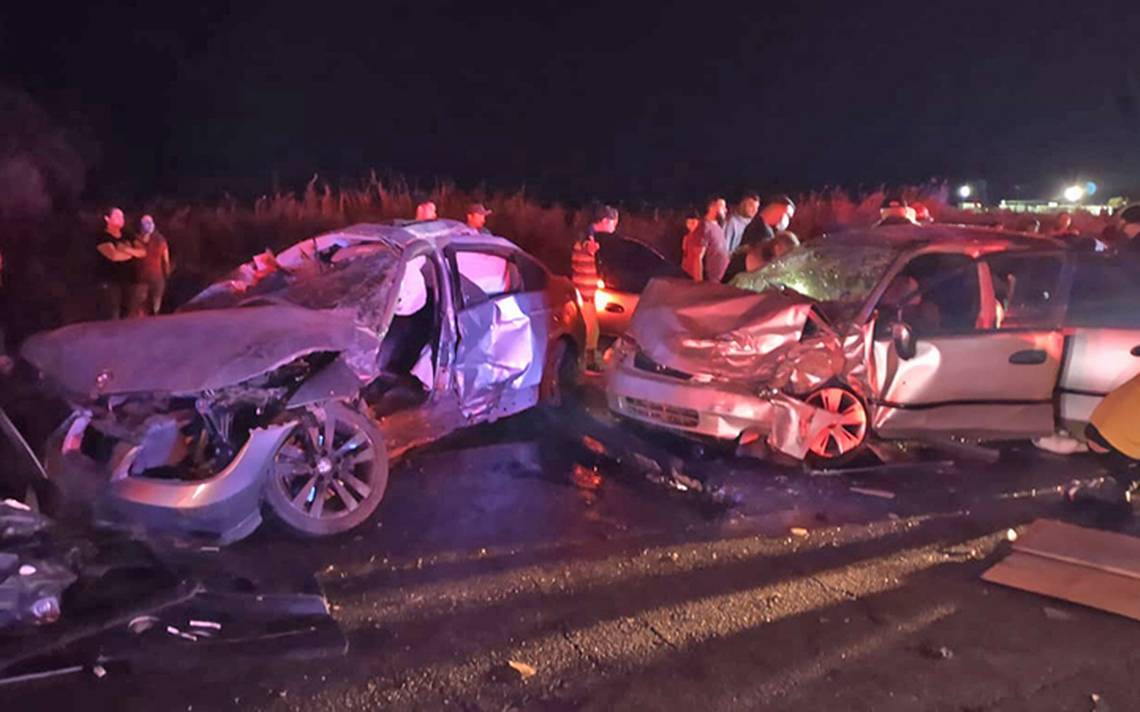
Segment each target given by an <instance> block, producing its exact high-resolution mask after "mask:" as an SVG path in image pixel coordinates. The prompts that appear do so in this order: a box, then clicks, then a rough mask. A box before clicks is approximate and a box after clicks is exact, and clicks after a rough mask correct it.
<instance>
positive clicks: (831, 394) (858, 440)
mask: <svg viewBox="0 0 1140 712" xmlns="http://www.w3.org/2000/svg"><path fill="white" fill-rule="evenodd" d="M805 402H806V403H807V404H808V405H810V406H813V407H815V408H819V409H821V410H824V411H827V412H828V413H830V414H832V415H836V416H838V418H837V419H836V422H834V423H832V424H831V425H828V426H827V427H825V428H824V429H823V430H821V431H820V432H819V433H818V434H817V435H816V436H815V437H814V438H812V441H811V442H810V443H809V444H808V457H807V459H808V461H809V463H810V464H812V465H821V466H825V467H837V466H839V465H843V464H845V463H847V462H850V461H851V460H852V459H854V458H855V457H857V456H858V455H859V453H860V452H862V450H863V446H864V445H865V444H866V443H867V431H868V422H869V419H868V417H867V407H866V406H865V405H863V401H861V400H859V398H858V396H856V395H855V394H854V393H852V392H851V391H850V390H848V389H846V388H843V387H841V386H825V387H823V388H820V389H819V390H817V391H813V392H812V393H811V394H809V395H808V397H807V398H806V399H805Z"/></svg>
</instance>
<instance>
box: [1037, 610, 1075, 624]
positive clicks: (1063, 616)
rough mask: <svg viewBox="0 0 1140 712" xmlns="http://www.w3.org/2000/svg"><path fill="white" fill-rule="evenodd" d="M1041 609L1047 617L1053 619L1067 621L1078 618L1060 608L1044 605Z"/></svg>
mask: <svg viewBox="0 0 1140 712" xmlns="http://www.w3.org/2000/svg"><path fill="white" fill-rule="evenodd" d="M1041 610H1042V611H1043V612H1044V613H1045V617H1046V618H1048V619H1049V620H1051V621H1063V622H1066V623H1067V622H1069V621H1074V620H1076V619H1077V617H1076V616H1074V615H1073V614H1072V613H1069V612H1068V611H1062V610H1061V609H1060V608H1054V607H1052V606H1043V607H1042V609H1041Z"/></svg>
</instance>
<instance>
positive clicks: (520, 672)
mask: <svg viewBox="0 0 1140 712" xmlns="http://www.w3.org/2000/svg"><path fill="white" fill-rule="evenodd" d="M537 672H538V671H537V670H535V669H534V667H532V666H530V665H527V664H526V663H523V662H519V661H517V660H508V661H507V662H505V663H499V664H497V665H494V666H492V667H491V669H490V670H488V671H487V678H488V679H489V680H491V681H492V682H504V683H506V682H519V681H522V680H527V679H529V678H531V677H534V675H535V674H536V673H537Z"/></svg>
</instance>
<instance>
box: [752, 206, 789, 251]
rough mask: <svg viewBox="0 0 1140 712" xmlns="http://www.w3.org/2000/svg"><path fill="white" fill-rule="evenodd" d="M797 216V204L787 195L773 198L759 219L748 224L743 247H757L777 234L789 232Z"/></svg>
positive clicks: (761, 212)
mask: <svg viewBox="0 0 1140 712" xmlns="http://www.w3.org/2000/svg"><path fill="white" fill-rule="evenodd" d="M795 214H796V204H795V203H793V202H792V199H791V198H789V197H788V196H786V195H777V196H776V197H775V198H772V199H771V200H769V201H768V203H767V204H766V205H765V206H764V209H763V210H761V211H760V214H759V215H758V216H757V219H754V220H752V222H750V223H748V227H747V228H745V230H744V237H743V239H742V240H741V244H742V245H749V246H751V247H753V248H754V247H755V246H757V245H760V244H761V243H764V242H767V241H768V240H770V239H772V237H773V236H775V234H776V233H777V232H780V231H782V230H787V229H788V225H789V224H791V222H792V218H793V217H794V216H795Z"/></svg>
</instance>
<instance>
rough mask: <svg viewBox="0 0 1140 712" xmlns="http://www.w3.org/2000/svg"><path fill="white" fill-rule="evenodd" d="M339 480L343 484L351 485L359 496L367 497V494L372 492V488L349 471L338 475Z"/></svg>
mask: <svg viewBox="0 0 1140 712" xmlns="http://www.w3.org/2000/svg"><path fill="white" fill-rule="evenodd" d="M340 481H341V482H343V483H344V484H345V485H347V486H349V487H351V488H352V489H354V490H355V491H356V493H357V494H358V495H360V496H361V498H364V499H367V498H368V495H370V494H372V488H371V487H369V486H368V485H367V484H365V483H364V482H363V481H362V480H360V479H359V478H357V477H356V475H353V474H351V473H349V472H346V473H344V474H343V475H341V476H340Z"/></svg>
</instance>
